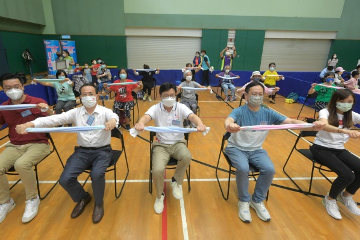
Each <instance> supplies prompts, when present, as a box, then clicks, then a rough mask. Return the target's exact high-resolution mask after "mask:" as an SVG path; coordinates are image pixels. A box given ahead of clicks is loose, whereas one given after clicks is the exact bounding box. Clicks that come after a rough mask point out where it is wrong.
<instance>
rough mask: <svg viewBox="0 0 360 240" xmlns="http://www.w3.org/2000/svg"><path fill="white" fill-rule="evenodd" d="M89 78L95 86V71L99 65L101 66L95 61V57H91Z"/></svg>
mask: <svg viewBox="0 0 360 240" xmlns="http://www.w3.org/2000/svg"><path fill="white" fill-rule="evenodd" d="M91 63H92V66H91V80H92V83H93V84H94V85H95V86H97V85H98V79H97V73H98V71H99V67H100V66H101V64H99V63H97V62H96V60H95V59H91Z"/></svg>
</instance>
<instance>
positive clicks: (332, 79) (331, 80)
mask: <svg viewBox="0 0 360 240" xmlns="http://www.w3.org/2000/svg"><path fill="white" fill-rule="evenodd" d="M333 81H334V78H327V79H326V82H328V83H329V82H333Z"/></svg>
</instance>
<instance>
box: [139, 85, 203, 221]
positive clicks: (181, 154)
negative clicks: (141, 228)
mask: <svg viewBox="0 0 360 240" xmlns="http://www.w3.org/2000/svg"><path fill="white" fill-rule="evenodd" d="M160 96H161V102H160V103H158V104H156V105H154V106H152V107H151V108H150V109H149V110H148V111H147V112H146V113H145V115H144V116H143V117H142V118H141V119H140V120H139V122H138V123H137V124H136V125H135V129H136V130H138V131H143V130H144V127H145V125H146V124H147V123H148V122H150V121H151V120H154V121H155V126H156V127H180V128H182V127H183V122H184V119H188V120H190V121H191V122H193V123H194V124H195V125H196V126H197V130H198V131H199V132H204V131H205V130H206V126H205V125H204V124H203V123H202V121H201V119H200V118H199V117H198V116H196V115H195V114H194V113H193V112H192V111H191V110H190V109H189V108H187V107H186V106H185V105H184V104H181V103H177V102H176V100H175V98H176V86H175V85H174V84H172V83H164V84H162V85H161V86H160ZM170 157H173V158H175V159H177V160H178V163H177V166H176V170H175V174H174V177H172V179H171V187H172V193H173V196H174V197H175V198H176V199H181V198H182V197H183V194H182V182H183V179H184V174H185V171H186V168H187V167H188V166H189V164H190V160H191V154H190V151H189V149H188V148H187V146H186V141H185V140H184V134H183V133H157V134H156V141H154V143H153V166H152V174H153V181H154V185H155V188H156V200H155V204H154V210H155V212H156V213H157V214H161V213H162V211H163V209H164V198H165V193H164V192H163V188H164V171H165V168H166V165H167V163H168V162H169V160H170Z"/></svg>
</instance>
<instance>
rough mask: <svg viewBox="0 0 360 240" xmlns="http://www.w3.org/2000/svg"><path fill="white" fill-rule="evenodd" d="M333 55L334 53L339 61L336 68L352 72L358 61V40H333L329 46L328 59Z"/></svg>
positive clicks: (359, 43) (359, 41)
mask: <svg viewBox="0 0 360 240" xmlns="http://www.w3.org/2000/svg"><path fill="white" fill-rule="evenodd" d="M333 53H336V55H337V57H338V59H339V62H338V65H337V66H338V67H343V68H344V69H345V70H346V71H352V70H353V69H355V67H356V65H357V62H358V60H359V59H360V55H359V53H360V40H334V41H333V42H332V44H331V48H330V52H329V56H328V59H329V58H330V57H331V56H332V54H333Z"/></svg>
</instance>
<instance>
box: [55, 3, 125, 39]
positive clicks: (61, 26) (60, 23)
mask: <svg viewBox="0 0 360 240" xmlns="http://www.w3.org/2000/svg"><path fill="white" fill-rule="evenodd" d="M52 8H53V15H54V22H55V28H56V33H57V34H73V35H74V34H77V35H79V34H81V35H125V25H124V1H123V0H106V1H97V0H86V1H84V0H61V1H58V0H52Z"/></svg>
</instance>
